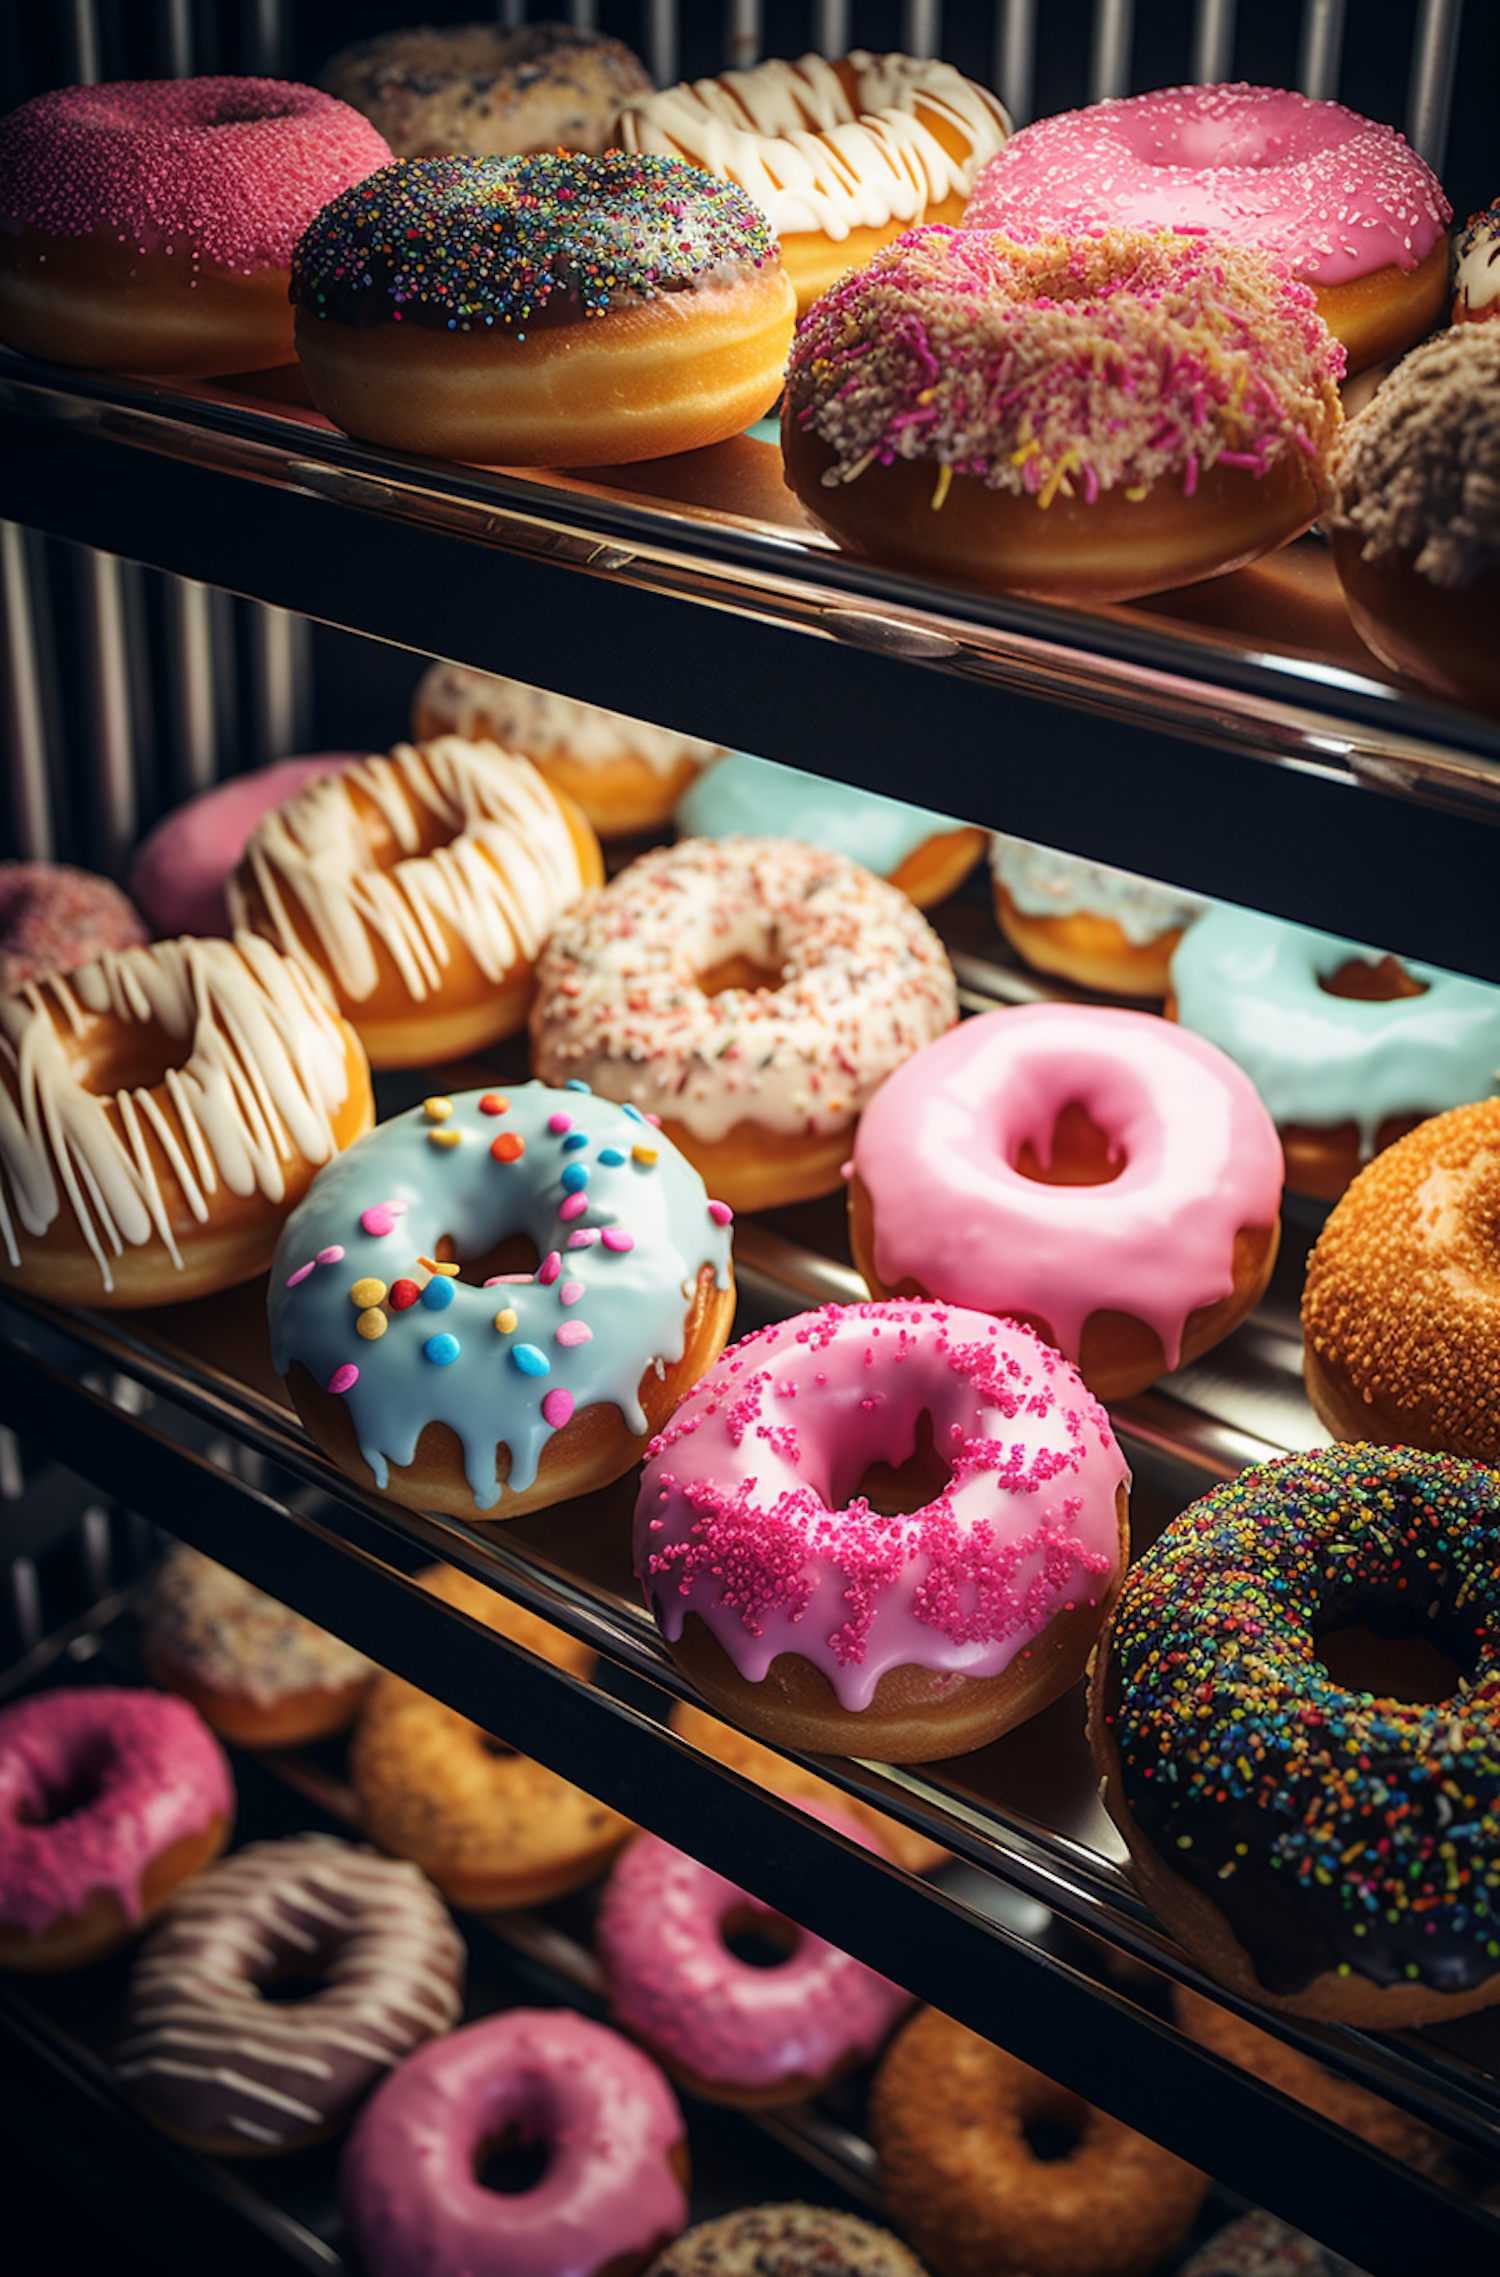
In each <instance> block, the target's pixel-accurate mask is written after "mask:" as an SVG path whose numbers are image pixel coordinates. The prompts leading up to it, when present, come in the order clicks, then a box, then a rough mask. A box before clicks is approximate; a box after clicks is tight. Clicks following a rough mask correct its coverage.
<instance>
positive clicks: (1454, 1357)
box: [1302, 1099, 1500, 1464]
mask: <svg viewBox="0 0 1500 2277" xmlns="http://www.w3.org/2000/svg"><path fill="white" fill-rule="evenodd" d="M1497 1308H1500V1099H1485V1100H1481V1101H1480V1102H1479V1103H1478V1104H1477V1105H1476V1106H1472V1107H1455V1108H1453V1109H1452V1111H1451V1112H1450V1113H1448V1114H1446V1115H1434V1116H1433V1117H1432V1119H1431V1120H1430V1121H1429V1122H1425V1123H1419V1124H1418V1126H1417V1128H1416V1129H1415V1130H1414V1131H1410V1132H1408V1134H1407V1136H1406V1137H1405V1138H1403V1139H1398V1140H1397V1142H1396V1144H1395V1145H1394V1146H1389V1147H1387V1148H1386V1150H1385V1152H1384V1153H1383V1154H1379V1155H1377V1156H1376V1157H1375V1160H1374V1161H1373V1162H1372V1163H1370V1164H1369V1165H1368V1166H1367V1167H1366V1168H1365V1169H1364V1170H1362V1171H1361V1172H1360V1174H1359V1176H1358V1177H1357V1178H1356V1179H1355V1181H1354V1183H1353V1185H1352V1186H1350V1188H1349V1190H1348V1192H1347V1193H1346V1194H1345V1195H1344V1196H1343V1199H1342V1200H1341V1201H1340V1202H1339V1203H1338V1205H1337V1207H1336V1208H1335V1209H1334V1210H1333V1211H1332V1212H1331V1213H1330V1215H1329V1217H1328V1220H1327V1222H1326V1224H1325V1225H1324V1227H1323V1230H1322V1232H1321V1234H1320V1235H1319V1236H1318V1241H1317V1245H1316V1247H1315V1248H1314V1250H1313V1253H1312V1255H1311V1257H1310V1258H1309V1259H1308V1264H1307V1283H1306V1287H1305V1288H1304V1290H1303V1294H1302V1337H1303V1353H1304V1359H1303V1366H1304V1370H1305V1373H1306V1377H1307V1390H1308V1397H1309V1398H1310V1399H1311V1401H1312V1403H1313V1406H1314V1407H1315V1408H1316V1409H1317V1411H1318V1415H1319V1417H1320V1419H1321V1421H1322V1422H1323V1423H1324V1424H1325V1426H1326V1427H1327V1429H1328V1430H1329V1431H1331V1432H1332V1433H1333V1436H1334V1437H1335V1438H1336V1439H1345V1440H1354V1439H1372V1440H1375V1441H1377V1442H1379V1443H1381V1444H1383V1445H1386V1446H1406V1447H1423V1448H1428V1449H1431V1450H1445V1451H1446V1452H1448V1453H1449V1454H1454V1455H1463V1456H1466V1457H1468V1458H1469V1459H1470V1460H1472V1461H1475V1462H1482V1463H1497V1464H1500V1367H1497V1363H1496V1350H1497V1347H1496V1329H1497V1321H1500V1309H1497Z"/></svg>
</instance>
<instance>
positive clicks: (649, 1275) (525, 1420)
mask: <svg viewBox="0 0 1500 2277" xmlns="http://www.w3.org/2000/svg"><path fill="white" fill-rule="evenodd" d="M335 1168H337V1166H335ZM730 1214H731V1213H730V1212H729V1210H728V1209H727V1208H726V1207H725V1206H724V1204H723V1203H722V1202H710V1201H709V1199H708V1196H707V1194H706V1193H705V1191H704V1187H703V1181H702V1179H701V1178H699V1176H698V1175H697V1173H696V1171H694V1170H693V1169H692V1168H691V1167H690V1166H689V1165H688V1164H687V1163H686V1162H685V1161H684V1160H683V1158H682V1156H681V1155H680V1154H679V1153H678V1152H677V1149H676V1148H675V1147H674V1146H672V1145H671V1144H670V1143H669V1142H668V1141H666V1140H665V1139H664V1138H663V1137H662V1136H661V1134H660V1133H659V1132H658V1131H656V1130H654V1129H653V1128H652V1127H651V1125H650V1124H649V1123H648V1122H647V1121H646V1120H645V1118H644V1117H643V1116H642V1115H641V1114H640V1113H639V1111H638V1110H637V1109H636V1108H634V1107H629V1106H626V1107H617V1106H615V1105H614V1104H613V1103H612V1102H611V1101H609V1100H607V1099H598V1098H592V1097H590V1096H589V1090H588V1086H587V1084H583V1083H579V1084H570V1085H569V1086H568V1087H567V1088H566V1089H565V1090H560V1091H549V1090H548V1089H547V1088H546V1087H545V1086H544V1085H542V1084H539V1083H522V1084H513V1085H511V1086H510V1087H509V1088H508V1089H507V1090H505V1091H499V1090H495V1091H469V1092H464V1093H462V1094H460V1095H459V1096H458V1097H456V1098H452V1099H449V1098H438V1097H434V1098H431V1099H428V1100H427V1101H425V1102H424V1104H423V1105H422V1106H420V1107H414V1108H413V1109H412V1110H411V1112H410V1113H409V1114H405V1115H397V1116H396V1117H395V1118H394V1120H393V1121H391V1122H387V1123H382V1124H381V1126H380V1128H379V1129H378V1130H376V1131H372V1132H371V1133H370V1136H369V1139H368V1141H367V1142H366V1144H365V1145H364V1146H362V1147H360V1148H359V1149H357V1150H356V1151H354V1152H352V1153H351V1154H350V1156H349V1157H348V1158H347V1160H346V1161H345V1163H344V1166H343V1173H342V1175H340V1176H335V1177H331V1178H323V1179H319V1180H318V1181H317V1183H316V1185H315V1186H314V1188H313V1190H312V1192H311V1193H310V1194H309V1195H308V1197H307V1201H306V1202H305V1204H304V1205H303V1207H302V1208H301V1209H300V1210H298V1211H297V1212H296V1213H295V1214H294V1216H293V1217H292V1219H291V1220H290V1222H289V1224H288V1226H287V1229H286V1234H285V1237H284V1239H283V1241H282V1244H281V1248H280V1250H279V1251H278V1253H277V1256H276V1261H275V1263H274V1265H273V1267H272V1271H271V1338H272V1347H273V1356H274V1359H275V1363H276V1367H277V1370H278V1372H279V1373H280V1374H282V1375H284V1376H286V1377H287V1378H288V1388H289V1389H290V1391H291V1393H292V1397H293V1399H294V1400H295V1402H296V1404H297V1408H298V1411H299V1413H300V1414H301V1416H302V1418H303V1420H304V1422H305V1423H306V1424H307V1425H308V1428H309V1429H310V1430H311V1431H312V1432H313V1434H314V1436H315V1437H316V1438H317V1439H319V1440H320V1441H321V1442H322V1443H323V1444H324V1446H325V1447H326V1448H327V1450H328V1452H329V1453H330V1454H331V1455H332V1456H333V1457H334V1459H335V1461H337V1462H341V1463H342V1464H343V1465H344V1466H345V1468H346V1469H348V1470H349V1471H351V1472H352V1473H353V1475H354V1476H355V1477H356V1478H357V1479H359V1481H360V1482H361V1484H363V1485H369V1484H371V1483H373V1484H374V1486H375V1487H376V1488H377V1489H378V1490H379V1491H381V1492H382V1493H384V1492H389V1493H390V1495H391V1498H392V1500H393V1501H397V1502H405V1503H409V1504H410V1505H412V1507H414V1508H416V1509H421V1510H447V1511H450V1512H451V1513H452V1514H453V1515H455V1516H457V1517H464V1518H472V1517H474V1515H475V1513H476V1511H478V1512H488V1513H490V1514H491V1515H493V1516H495V1517H499V1518H510V1517H514V1516H516V1515H518V1514H519V1512H521V1511H523V1510H529V1509H534V1508H539V1507H540V1506H542V1505H543V1504H546V1503H549V1502H555V1501H557V1500H559V1499H560V1498H561V1497H562V1496H564V1495H569V1494H579V1493H582V1492H583V1491H584V1490H585V1489H586V1488H588V1487H591V1486H602V1485H604V1484H605V1483H607V1481H608V1480H610V1479H612V1478H618V1476H619V1475H620V1473H621V1472H622V1471H624V1470H627V1469H628V1468H629V1466H630V1464H631V1463H632V1462H633V1461H634V1460H635V1458H636V1456H637V1455H638V1454H640V1453H641V1452H642V1450H643V1446H644V1442H645V1439H646V1437H647V1436H648V1434H649V1433H650V1432H651V1431H653V1430H656V1429H658V1428H659V1427H660V1425H661V1424H662V1423H664V1422H665V1420H666V1418H667V1416H668V1415H669V1414H670V1413H671V1411H672V1408H673V1407H674V1405H675V1404H676V1402H677V1400H678V1399H680V1398H681V1396H682V1394H683V1392H684V1391H685V1390H686V1389H687V1388H688V1386H689V1385H690V1384H692V1383H693V1382H694V1381H696V1379H697V1377H698V1376H699V1375H700V1374H701V1373H702V1371H703V1369H704V1368H705V1367H707V1366H708V1364H709V1362H710V1361H711V1360H713V1359H714V1358H715V1357H716V1356H717V1354H718V1353H719V1351H720V1350H721V1349H722V1347H723V1344H724V1340H725V1338H726V1337H727V1335H728V1333H729V1324H730V1320H731V1317H732V1315H733V1310H734V1284H733V1280H732V1278H731V1275H730V1271H729V1230H728V1229H729V1220H730ZM517 1241H519V1242H520V1243H521V1244H522V1246H523V1247H526V1246H527V1245H529V1250H530V1254H531V1255H532V1257H533V1259H534V1260H538V1262H535V1263H534V1266H533V1269H532V1270H529V1271H528V1270H516V1269H506V1270H496V1269H495V1266H494V1262H493V1261H494V1260H495V1258H496V1255H497V1253H498V1252H500V1251H501V1250H502V1248H503V1246H504V1245H505V1244H506V1243H515V1242H517ZM465 1268H467V1269H468V1270H469V1272H470V1273H471V1274H472V1275H473V1278H465V1277H464V1274H465ZM424 1442H425V1443H424ZM393 1473H394V1474H395V1475H392V1474H393Z"/></svg>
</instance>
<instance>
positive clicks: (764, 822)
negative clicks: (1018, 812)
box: [673, 751, 965, 878]
mask: <svg viewBox="0 0 1500 2277" xmlns="http://www.w3.org/2000/svg"><path fill="white" fill-rule="evenodd" d="M673 819H674V821H675V823H676V826H677V832H678V835H679V837H682V838H734V837H737V836H739V835H740V834H742V833H748V834H749V835H750V836H752V837H755V836H764V835H765V834H766V833H767V832H771V833H773V834H774V835H775V836H776V837H778V838H798V839H800V840H801V841H802V842H803V844H804V845H808V846H820V847H822V848H823V850H824V852H825V853H830V854H846V855H847V856H848V858H849V860H850V861H851V862H858V863H859V865H860V867H861V868H862V869H866V870H873V871H874V873H875V875H876V877H878V878H888V877H889V876H890V874H891V872H892V871H893V870H896V869H899V868H900V866H901V864H902V863H903V862H904V861H905V860H906V858H907V856H908V855H909V854H914V853H915V852H916V850H917V848H918V847H919V846H924V845H925V844H926V843H927V840H928V839H929V838H937V837H940V836H943V835H945V834H946V833H947V832H948V831H950V830H962V829H963V828H964V827H965V826H964V824H963V823H961V822H957V821H955V820H954V818H953V816H952V815H950V814H932V813H930V812H929V811H928V809H927V808H926V807H922V806H908V805H907V804H906V802H905V800H904V799H888V798H885V797H883V796H882V794H881V793H880V792H878V791H862V790H858V789H856V788H855V786H854V785H853V784H852V783H834V782H829V781H827V780H826V779H825V778H824V777H823V776H822V775H806V774H803V773H802V772H801V770H800V769H798V768H796V767H783V766H781V765H780V763H779V762H778V761H777V760H775V759H755V758H752V756H751V755H750V753H749V752H748V751H731V752H730V753H729V756H728V757H727V758H725V759H720V760H718V761H717V762H716V763H715V765H713V766H712V767H706V768H705V769H704V771H703V773H702V774H701V775H700V776H699V777H698V779H697V781H696V782H693V783H690V784H689V786H688V788H687V790H686V791H684V793H683V795H682V797H681V798H680V799H679V800H678V802H677V811H676V814H675V816H674V817H673Z"/></svg>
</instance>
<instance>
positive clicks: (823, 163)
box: [619, 48, 1010, 244]
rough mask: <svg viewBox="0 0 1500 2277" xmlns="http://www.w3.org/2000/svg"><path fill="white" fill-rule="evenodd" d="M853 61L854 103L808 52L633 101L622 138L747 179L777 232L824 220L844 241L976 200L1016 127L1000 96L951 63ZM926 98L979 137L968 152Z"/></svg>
mask: <svg viewBox="0 0 1500 2277" xmlns="http://www.w3.org/2000/svg"><path fill="white" fill-rule="evenodd" d="M848 64H849V66H850V68H851V69H852V71H853V74H854V95H853V99H852V100H851V97H850V95H849V93H848V91H847V89H846V87H845V84H844V81H843V79H842V78H841V77H840V75H839V73H838V71H837V70H836V69H835V67H834V65H833V64H831V63H829V62H827V61H826V60H825V59H824V58H823V57H822V56H817V55H804V56H803V57H802V58H801V60H800V61H799V62H796V63H781V62H769V63H760V64H757V65H756V66H755V68H754V70H752V71H726V72H724V73H723V74H722V76H721V77H719V78H717V79H698V80H694V81H691V82H685V83H684V84H683V85H681V86H678V87H668V88H666V89H665V90H664V91H663V92H662V93H661V94H659V95H651V96H647V97H646V98H645V99H643V100H642V101H641V102H638V103H632V104H629V105H628V106H627V107H626V109H625V110H624V111H623V113H622V114H621V118H620V125H619V134H620V139H621V141H622V143H623V144H624V146H625V148H626V149H627V150H646V151H653V152H656V153H657V154H659V155H661V156H664V157H669V158H684V159H686V160H687V161H688V163H689V164H690V165H693V166H701V167H703V168H704V169H705V171H706V172H708V173H710V174H717V175H719V176H720V177H721V178H722V179H725V180H728V181H732V182H737V183H738V184H739V186H740V188H741V189H742V190H743V191H744V192H745V193H746V195H747V196H748V197H750V198H752V199H753V200H754V201H755V203H756V204H757V205H758V206H759V207H760V209H761V211H762V212H763V213H764V214H765V215H766V218H767V219H768V221H769V222H770V224H771V227H772V228H773V229H774V230H775V231H776V232H777V234H778V235H779V236H789V235H794V234H795V233H797V232H799V231H804V230H808V231H811V230H818V231H821V232H822V234H823V235H824V236H825V237H828V238H831V239H832V240H833V241H834V243H836V244H837V243H839V242H841V241H842V240H843V239H844V238H846V237H847V236H848V235H849V233H850V231H851V230H854V229H861V228H874V229H879V228H882V227H884V226H885V225H886V224H887V223H888V222H891V221H907V222H913V221H919V220H920V219H921V217H922V215H923V214H924V213H925V212H926V211H927V208H928V207H929V206H933V205H940V204H942V202H943V200H944V199H946V198H949V197H967V196H968V193H969V191H970V190H971V189H972V187H973V184H974V177H975V175H976V174H977V173H978V171H979V168H980V166H981V165H982V164H983V163H984V161H985V160H986V159H987V158H991V157H993V156H994V154H995V152H996V151H997V150H998V149H1000V147H1001V145H1002V144H1003V143H1004V141H1005V139H1006V137H1007V135H1008V134H1009V133H1010V119H1009V117H1008V115H1007V113H1006V110H1005V106H1004V105H1003V103H1001V101H1000V99H999V97H998V96H996V95H992V94H991V93H990V92H989V90H988V89H987V88H984V87H980V86H977V85H976V84H975V82H974V81H973V80H972V79H965V78H964V76H963V74H962V73H961V72H959V71H955V70H954V68H953V66H952V64H951V63H938V62H933V61H927V60H925V59H923V58H920V57H917V56H909V55H871V54H869V53H868V52H867V51H866V50H865V49H863V48H860V49H856V50H855V51H854V53H852V54H851V55H850V56H849V58H848ZM919 107H920V109H921V110H923V111H926V112H928V113H930V114H933V115H935V116H936V117H938V118H940V119H941V120H942V121H943V123H944V125H945V126H946V127H948V128H949V129H951V130H952V132H953V133H954V134H955V135H956V136H957V137H958V138H960V139H961V140H962V141H963V142H964V143H965V144H966V145H967V149H968V155H967V156H966V157H955V156H954V155H953V154H952V153H951V152H950V151H949V150H948V149H947V148H946V147H945V146H944V143H943V142H942V141H941V140H940V138H939V137H938V136H937V135H936V134H934V132H933V131H932V129H931V127H929V126H928V125H926V124H925V122H924V121H923V120H922V119H921V118H919V117H918V116H917V112H918V109H919Z"/></svg>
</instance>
